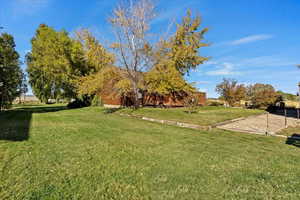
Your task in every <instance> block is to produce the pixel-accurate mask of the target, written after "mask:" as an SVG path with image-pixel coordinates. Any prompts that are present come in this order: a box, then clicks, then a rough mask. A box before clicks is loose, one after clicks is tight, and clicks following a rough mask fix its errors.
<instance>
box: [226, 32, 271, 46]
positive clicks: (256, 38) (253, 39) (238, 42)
mask: <svg viewBox="0 0 300 200" xmlns="http://www.w3.org/2000/svg"><path fill="white" fill-rule="evenodd" d="M271 38H273V35H269V34H259V35H250V36H247V37H243V38H240V39H238V40H234V41H231V42H229V43H228V44H229V45H241V44H247V43H252V42H256V41H261V40H268V39H271Z"/></svg>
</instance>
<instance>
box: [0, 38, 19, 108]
mask: <svg viewBox="0 0 300 200" xmlns="http://www.w3.org/2000/svg"><path fill="white" fill-rule="evenodd" d="M15 47H16V45H15V42H14V38H13V36H12V35H10V34H7V33H2V34H1V35H0V109H1V110H2V109H4V108H8V107H9V106H10V105H11V103H12V102H13V100H14V99H15V98H16V97H18V96H19V94H20V92H21V91H20V88H21V85H22V78H23V73H22V70H21V68H20V61H19V54H18V52H17V51H16V49H15Z"/></svg>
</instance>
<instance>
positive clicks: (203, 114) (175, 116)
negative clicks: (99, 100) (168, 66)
mask: <svg viewBox="0 0 300 200" xmlns="http://www.w3.org/2000/svg"><path fill="white" fill-rule="evenodd" d="M118 112H119V113H126V114H134V115H142V116H146V117H152V118H156V119H164V120H174V121H180V122H186V123H193V124H198V125H213V124H215V123H218V122H223V121H226V120H231V119H235V118H240V117H248V116H250V115H255V114H260V113H263V112H264V111H263V110H255V109H244V108H225V107H221V106H220V107H215V106H205V107H200V108H199V109H198V110H197V112H196V113H192V114H189V113H187V112H186V109H185V108H141V109H138V110H133V109H121V110H119V111H118Z"/></svg>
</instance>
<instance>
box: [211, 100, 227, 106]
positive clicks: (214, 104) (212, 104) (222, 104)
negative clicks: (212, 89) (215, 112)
mask: <svg viewBox="0 0 300 200" xmlns="http://www.w3.org/2000/svg"><path fill="white" fill-rule="evenodd" d="M207 105H208V106H224V103H223V102H219V101H210V102H208V103H207Z"/></svg>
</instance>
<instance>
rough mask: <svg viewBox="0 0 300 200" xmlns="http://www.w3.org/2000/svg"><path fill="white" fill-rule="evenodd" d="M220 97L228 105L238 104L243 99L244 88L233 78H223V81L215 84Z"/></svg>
mask: <svg viewBox="0 0 300 200" xmlns="http://www.w3.org/2000/svg"><path fill="white" fill-rule="evenodd" d="M216 92H218V93H219V94H220V96H221V98H222V99H224V100H225V101H226V102H227V103H228V104H229V105H230V106H234V105H235V104H238V103H239V102H240V101H241V100H242V99H245V95H246V88H245V86H244V85H243V84H238V81H237V80H234V79H223V82H221V83H220V84H218V85H217V86H216Z"/></svg>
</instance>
